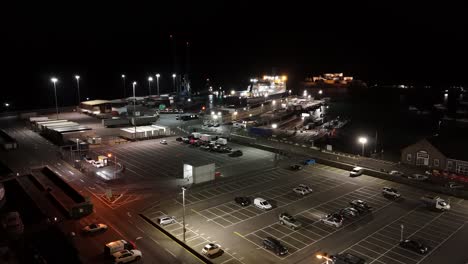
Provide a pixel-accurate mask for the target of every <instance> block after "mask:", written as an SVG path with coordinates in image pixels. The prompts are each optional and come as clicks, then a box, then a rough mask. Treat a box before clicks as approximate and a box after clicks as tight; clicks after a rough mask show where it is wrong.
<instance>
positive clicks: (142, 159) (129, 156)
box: [92, 138, 272, 179]
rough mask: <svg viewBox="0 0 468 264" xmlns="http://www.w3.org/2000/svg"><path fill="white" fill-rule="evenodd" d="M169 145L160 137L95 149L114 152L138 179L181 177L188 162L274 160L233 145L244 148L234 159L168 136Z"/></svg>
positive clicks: (264, 152)
mask: <svg viewBox="0 0 468 264" xmlns="http://www.w3.org/2000/svg"><path fill="white" fill-rule="evenodd" d="M167 142H168V144H167V145H163V144H160V143H159V140H146V141H144V142H136V143H133V144H124V145H119V146H114V147H104V148H99V149H96V150H93V151H92V153H93V156H94V155H95V156H97V155H107V154H108V153H111V154H112V155H113V156H114V157H116V159H117V162H119V163H122V164H123V165H124V166H125V168H126V173H131V174H134V175H135V176H136V178H142V179H154V178H178V177H179V178H180V177H182V175H183V170H182V168H183V163H184V161H190V162H193V163H196V164H209V163H215V164H216V166H217V167H222V166H223V165H226V164H229V165H236V164H241V163H242V162H245V161H250V160H254V161H255V160H261V159H270V158H271V157H272V153H270V152H267V151H263V150H258V149H254V148H247V147H243V146H238V145H233V148H234V149H237V148H239V149H242V152H243V156H241V157H236V158H232V157H229V156H228V155H226V154H222V153H215V152H202V153H200V151H199V150H198V149H196V148H191V147H189V146H188V145H186V144H183V143H180V142H177V141H175V138H168V139H167Z"/></svg>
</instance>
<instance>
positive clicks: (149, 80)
mask: <svg viewBox="0 0 468 264" xmlns="http://www.w3.org/2000/svg"><path fill="white" fill-rule="evenodd" d="M152 81H153V77H151V76H150V77H148V91H149V95H150V96H151V82H152Z"/></svg>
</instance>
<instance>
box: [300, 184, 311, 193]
mask: <svg viewBox="0 0 468 264" xmlns="http://www.w3.org/2000/svg"><path fill="white" fill-rule="evenodd" d="M297 187H299V188H302V189H305V190H307V191H308V192H309V193H311V192H312V191H313V190H312V188H310V187H309V186H308V185H305V184H299V185H298V186H297Z"/></svg>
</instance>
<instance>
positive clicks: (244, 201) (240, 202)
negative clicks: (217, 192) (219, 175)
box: [234, 197, 250, 206]
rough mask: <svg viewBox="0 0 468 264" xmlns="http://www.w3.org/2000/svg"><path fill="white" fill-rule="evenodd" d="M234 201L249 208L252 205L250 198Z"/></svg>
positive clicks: (238, 198) (237, 198)
mask: <svg viewBox="0 0 468 264" xmlns="http://www.w3.org/2000/svg"><path fill="white" fill-rule="evenodd" d="M234 201H235V202H236V203H237V204H240V205H242V206H247V205H249V204H250V199H249V198H248V197H236V198H234Z"/></svg>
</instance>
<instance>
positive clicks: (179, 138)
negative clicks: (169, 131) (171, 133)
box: [175, 137, 183, 142]
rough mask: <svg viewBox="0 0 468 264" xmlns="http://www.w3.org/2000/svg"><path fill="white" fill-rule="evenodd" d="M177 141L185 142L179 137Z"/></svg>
mask: <svg viewBox="0 0 468 264" xmlns="http://www.w3.org/2000/svg"><path fill="white" fill-rule="evenodd" d="M175 140H176V141H177V142H182V141H183V140H182V138H181V137H178V138H176V139H175Z"/></svg>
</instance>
